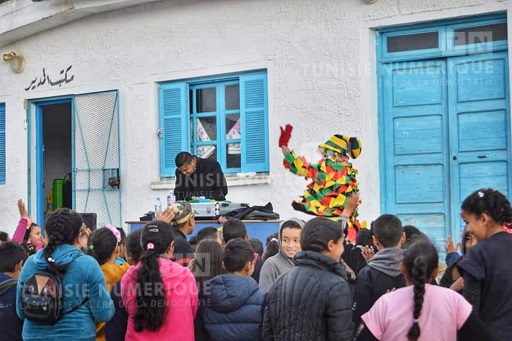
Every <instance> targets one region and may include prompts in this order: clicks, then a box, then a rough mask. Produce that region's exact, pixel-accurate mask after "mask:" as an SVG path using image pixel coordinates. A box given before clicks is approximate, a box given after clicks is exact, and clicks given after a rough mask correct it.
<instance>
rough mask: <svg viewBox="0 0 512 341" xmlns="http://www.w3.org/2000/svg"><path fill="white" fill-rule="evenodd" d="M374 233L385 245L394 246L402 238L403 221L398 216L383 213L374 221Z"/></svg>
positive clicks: (386, 246) (385, 246)
mask: <svg viewBox="0 0 512 341" xmlns="http://www.w3.org/2000/svg"><path fill="white" fill-rule="evenodd" d="M372 233H373V235H374V236H375V238H377V240H378V241H379V243H380V244H381V245H382V246H383V247H384V248H388V247H394V246H395V245H396V244H398V242H399V241H400V238H402V233H403V230H402V222H401V221H400V219H398V217H397V216H395V215H392V214H383V215H381V216H380V217H378V218H377V219H376V220H375V221H374V222H373V223H372Z"/></svg>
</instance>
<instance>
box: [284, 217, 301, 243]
mask: <svg viewBox="0 0 512 341" xmlns="http://www.w3.org/2000/svg"><path fill="white" fill-rule="evenodd" d="M284 229H298V230H302V226H300V224H299V223H298V222H296V221H295V220H286V221H285V222H284V223H283V224H282V225H281V228H280V229H279V240H281V239H282V238H283V230H284Z"/></svg>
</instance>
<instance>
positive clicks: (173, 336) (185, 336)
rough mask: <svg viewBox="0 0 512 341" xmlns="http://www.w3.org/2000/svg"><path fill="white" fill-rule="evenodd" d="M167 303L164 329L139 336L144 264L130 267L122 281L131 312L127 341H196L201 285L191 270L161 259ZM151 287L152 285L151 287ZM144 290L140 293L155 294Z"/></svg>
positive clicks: (122, 288)
mask: <svg viewBox="0 0 512 341" xmlns="http://www.w3.org/2000/svg"><path fill="white" fill-rule="evenodd" d="M157 259H158V262H159V265H160V273H161V275H162V280H163V284H164V290H165V297H166V299H167V311H166V312H165V317H164V322H163V324H162V326H161V327H160V329H158V330H157V331H155V332H151V331H148V330H143V331H142V332H136V331H135V326H134V323H133V316H134V315H135V312H136V293H137V289H138V288H137V287H136V276H137V270H138V269H139V267H140V263H139V264H137V265H136V266H132V267H130V269H128V271H127V272H126V274H125V275H124V276H123V278H122V279H121V297H122V299H123V302H124V304H125V306H126V310H127V311H128V316H129V317H128V328H127V330H126V338H125V339H126V340H130V341H145V340H150V341H155V340H168V341H174V340H176V341H194V318H195V315H196V312H197V304H198V298H197V285H196V281H195V279H194V276H193V275H192V273H191V272H190V270H189V269H188V268H184V267H183V266H181V265H179V264H176V263H174V262H173V261H171V260H169V259H165V258H157ZM147 285H149V284H147ZM151 288H153V286H151V285H149V287H146V286H144V288H141V289H140V290H141V291H142V293H144V290H151Z"/></svg>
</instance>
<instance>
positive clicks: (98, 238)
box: [87, 227, 117, 265]
mask: <svg viewBox="0 0 512 341" xmlns="http://www.w3.org/2000/svg"><path fill="white" fill-rule="evenodd" d="M116 247H117V239H116V237H115V236H114V234H113V233H112V231H110V230H109V229H108V228H106V227H102V228H100V229H97V230H94V231H92V233H91V234H90V235H89V238H88V239H87V254H88V255H89V256H92V257H93V258H94V259H96V260H97V261H98V263H100V265H103V264H105V263H106V262H107V261H108V260H109V259H110V257H112V254H113V253H114V251H115V250H116Z"/></svg>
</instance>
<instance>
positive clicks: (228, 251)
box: [222, 238, 254, 272]
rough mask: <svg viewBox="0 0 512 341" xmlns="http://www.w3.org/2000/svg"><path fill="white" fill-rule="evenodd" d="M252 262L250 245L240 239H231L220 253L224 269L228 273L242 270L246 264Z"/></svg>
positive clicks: (252, 250)
mask: <svg viewBox="0 0 512 341" xmlns="http://www.w3.org/2000/svg"><path fill="white" fill-rule="evenodd" d="M253 261H254V249H253V248H252V245H251V243H249V242H248V241H247V240H244V239H242V238H234V239H231V240H230V241H229V242H228V243H227V244H226V246H224V252H222V262H223V264H224V268H225V269H226V270H227V271H229V272H234V271H240V270H242V269H243V268H244V267H245V265H246V264H247V263H248V262H253Z"/></svg>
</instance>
